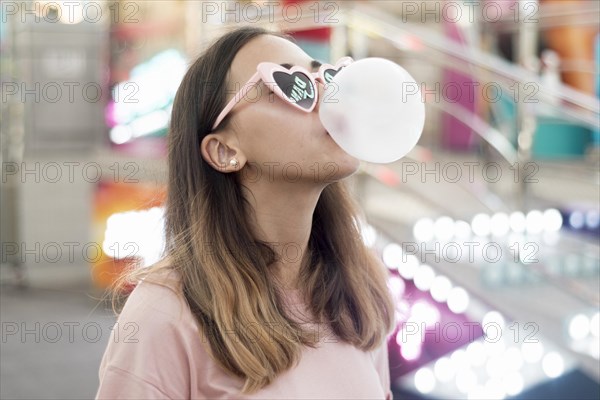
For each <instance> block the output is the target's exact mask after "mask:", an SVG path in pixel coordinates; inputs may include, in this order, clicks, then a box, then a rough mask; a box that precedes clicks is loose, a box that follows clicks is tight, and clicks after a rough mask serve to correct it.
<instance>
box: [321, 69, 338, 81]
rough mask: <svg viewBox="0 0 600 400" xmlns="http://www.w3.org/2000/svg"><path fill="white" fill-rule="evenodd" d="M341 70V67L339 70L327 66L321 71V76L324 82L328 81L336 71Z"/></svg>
mask: <svg viewBox="0 0 600 400" xmlns="http://www.w3.org/2000/svg"><path fill="white" fill-rule="evenodd" d="M340 71H341V68H340V69H339V70H337V69H334V68H328V69H326V70H325V71H323V77H324V78H325V83H330V82H331V81H332V80H333V78H334V77H335V76H336V75H337V73H338V72H340Z"/></svg>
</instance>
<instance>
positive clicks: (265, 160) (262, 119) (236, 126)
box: [223, 35, 359, 183]
mask: <svg viewBox="0 0 600 400" xmlns="http://www.w3.org/2000/svg"><path fill="white" fill-rule="evenodd" d="M265 61H268V62H273V63H276V64H284V63H286V64H291V65H292V66H295V65H297V66H302V67H304V68H306V69H307V70H309V71H316V69H314V68H311V61H312V58H311V57H309V56H308V55H307V54H306V53H305V52H304V51H303V50H301V49H300V48H299V47H298V46H296V45H295V44H293V43H292V42H290V41H288V40H286V39H283V38H280V37H277V36H273V35H261V36H259V37H257V38H254V39H253V40H251V41H250V42H248V43H247V44H246V45H245V46H244V47H242V48H241V49H240V51H239V52H238V54H237V55H236V56H235V58H234V60H233V63H232V65H231V69H230V72H229V76H228V93H227V101H229V100H230V99H232V98H233V96H234V95H235V93H237V91H238V90H239V89H240V88H241V87H242V86H243V85H244V84H245V83H246V82H247V81H248V80H249V79H250V77H251V76H252V75H254V73H255V72H256V67H257V65H258V64H259V63H261V62H265ZM317 86H318V88H317V90H318V94H319V99H318V103H317V105H316V106H315V108H314V109H313V111H312V112H310V113H307V112H303V111H300V110H298V109H297V108H295V107H293V106H290V105H289V104H286V102H285V101H284V100H282V99H281V98H280V97H278V96H276V95H275V94H272V93H271V92H270V90H269V89H268V87H267V86H266V85H265V84H264V83H263V82H262V81H261V82H260V84H259V85H257V86H256V87H255V88H254V89H252V90H251V91H250V92H249V93H248V95H247V96H246V97H245V98H244V99H242V100H241V101H240V102H239V103H238V104H237V105H236V106H235V107H234V108H233V110H232V111H231V115H230V123H229V124H228V126H227V127H226V128H224V129H223V134H224V135H233V136H234V137H235V140H233V141H230V143H233V145H234V146H235V145H237V147H238V150H237V151H239V152H241V153H242V155H243V156H242V157H236V158H241V159H242V160H245V162H244V163H243V165H242V168H243V169H242V171H241V174H242V179H244V175H247V176H246V178H247V179H256V177H257V176H258V174H259V173H260V174H261V176H262V178H263V179H267V178H268V179H269V180H270V181H277V180H284V181H287V182H315V183H320V182H333V181H337V180H339V179H342V178H345V177H347V176H349V175H351V174H353V173H354V172H356V170H357V169H358V166H359V161H358V160H357V159H356V158H354V157H352V156H350V155H348V154H347V153H346V152H344V151H343V150H342V149H341V148H340V147H339V146H338V145H337V144H336V143H335V142H334V141H333V139H332V138H331V137H330V136H329V134H328V133H327V131H326V130H325V128H324V127H323V124H322V123H321V121H320V119H319V109H320V107H319V105H320V103H321V102H322V101H323V93H324V90H323V85H322V84H321V83H317ZM230 140H231V138H230ZM257 168H260V171H258V170H257Z"/></svg>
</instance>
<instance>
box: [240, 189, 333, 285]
mask: <svg viewBox="0 0 600 400" xmlns="http://www.w3.org/2000/svg"><path fill="white" fill-rule="evenodd" d="M245 189H246V190H247V191H246V192H245V196H246V199H247V200H248V201H249V202H250V204H251V205H252V214H253V215H251V216H250V218H249V220H250V221H251V224H252V228H253V230H254V232H255V234H256V235H257V236H258V239H259V240H263V241H265V242H268V243H269V244H270V245H271V247H272V248H273V250H274V251H275V252H276V254H277V256H278V261H277V262H276V263H275V264H274V265H273V267H274V271H275V278H276V279H277V280H278V281H279V282H280V284H281V285H282V286H283V287H284V288H289V289H298V286H297V278H298V274H299V272H300V269H301V267H302V265H303V264H304V263H306V262H308V260H309V259H310V254H309V251H308V241H309V239H310V234H311V230H312V218H313V213H314V211H315V208H316V206H317V202H318V200H319V197H320V195H321V192H322V191H323V188H322V187H314V186H312V187H306V186H304V185H297V184H294V183H283V184H281V185H277V184H275V183H273V182H270V183H269V184H268V185H260V184H254V185H251V186H250V187H248V185H246V188H245ZM248 190H249V191H250V192H248Z"/></svg>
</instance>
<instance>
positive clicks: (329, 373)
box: [96, 274, 392, 399]
mask: <svg viewBox="0 0 600 400" xmlns="http://www.w3.org/2000/svg"><path fill="white" fill-rule="evenodd" d="M171 276H174V275H173V274H172V275H171ZM153 279H156V278H155V277H153ZM165 282H166V281H165ZM171 282H172V281H171ZM171 287H174V285H171ZM178 293H180V292H178ZM289 296H290V297H289V300H286V304H288V307H297V308H296V309H300V308H302V309H304V308H303V307H302V306H303V305H302V303H301V302H300V301H299V300H298V298H299V297H298V296H297V295H296V294H294V293H293V292H292V293H291V294H289ZM298 307H300V308H298ZM319 333H320V334H319V338H320V341H319V345H318V347H316V348H310V347H305V349H304V351H303V353H302V357H301V359H300V362H299V363H298V365H296V366H295V367H292V368H291V369H290V370H287V371H285V372H283V373H282V374H280V375H279V376H278V377H277V378H276V379H275V380H274V381H273V382H272V383H271V384H270V385H268V386H265V387H264V388H262V389H260V390H259V391H257V392H255V393H252V394H250V395H245V394H242V393H241V388H242V386H243V380H242V379H240V378H238V377H235V376H232V375H229V374H227V373H226V372H225V371H224V370H223V369H222V368H221V367H220V366H219V365H218V364H217V363H216V362H215V361H214V360H213V359H212V358H211V357H210V355H209V354H208V353H207V349H206V348H205V346H207V345H208V341H206V340H204V343H203V336H202V335H201V331H200V330H199V328H198V325H197V322H196V320H195V319H194V317H193V315H192V313H191V311H190V309H189V307H188V306H187V303H186V302H185V299H184V298H183V296H182V295H181V294H176V293H174V292H173V291H171V290H170V289H169V288H166V287H164V286H161V285H158V284H155V283H151V282H149V281H142V282H141V283H140V284H138V285H137V286H136V288H135V289H134V290H133V292H132V293H131V295H130V296H129V298H128V300H127V302H126V303H125V306H124V308H123V310H122V312H121V314H120V315H119V318H118V319H117V325H116V326H115V328H114V329H113V330H112V333H111V336H110V339H109V342H108V345H107V348H106V351H105V353H104V356H103V358H102V362H101V364H100V371H99V377H100V386H99V388H98V392H97V394H96V399H231V398H235V399H290V398H297V399H392V393H391V391H390V377H389V369H388V355H387V347H386V345H385V344H383V345H382V346H381V347H380V348H379V349H378V350H376V351H373V352H364V351H362V350H360V349H357V348H356V347H354V346H352V345H350V344H347V343H344V342H342V341H340V340H337V338H335V336H333V334H329V335H325V334H321V332H319Z"/></svg>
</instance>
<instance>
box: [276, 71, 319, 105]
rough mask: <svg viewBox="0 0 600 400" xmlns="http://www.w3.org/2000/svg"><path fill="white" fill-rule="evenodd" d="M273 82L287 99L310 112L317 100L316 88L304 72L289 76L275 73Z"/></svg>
mask: <svg viewBox="0 0 600 400" xmlns="http://www.w3.org/2000/svg"><path fill="white" fill-rule="evenodd" d="M273 80H274V81H275V83H276V84H277V86H279V88H280V89H281V91H282V92H283V94H284V95H285V97H287V98H288V100H290V101H291V102H292V103H295V104H297V105H298V106H300V107H302V108H303V109H305V110H310V108H311V107H312V105H313V103H314V102H315V100H316V95H315V87H314V86H313V84H312V82H311V80H310V79H309V77H308V76H306V75H305V74H303V73H302V72H294V73H293V74H288V73H286V72H282V71H276V72H274V73H273Z"/></svg>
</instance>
